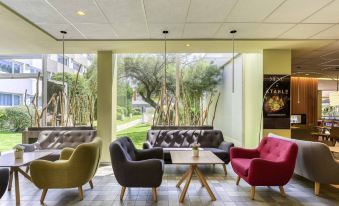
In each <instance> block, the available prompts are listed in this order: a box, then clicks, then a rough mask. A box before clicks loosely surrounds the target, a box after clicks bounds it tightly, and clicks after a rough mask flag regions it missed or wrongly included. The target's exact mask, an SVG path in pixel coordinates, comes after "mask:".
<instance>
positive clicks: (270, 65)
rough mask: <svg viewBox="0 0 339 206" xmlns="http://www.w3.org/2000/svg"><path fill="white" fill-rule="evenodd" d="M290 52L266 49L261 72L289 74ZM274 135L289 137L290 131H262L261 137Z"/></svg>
mask: <svg viewBox="0 0 339 206" xmlns="http://www.w3.org/2000/svg"><path fill="white" fill-rule="evenodd" d="M291 67H292V65H291V50H275V49H268V50H264V51H263V71H264V75H265V74H281V75H284V74H291V69H292V68H291ZM268 133H275V134H277V135H281V136H284V137H291V129H264V132H263V135H264V136H266V135H267V134H268Z"/></svg>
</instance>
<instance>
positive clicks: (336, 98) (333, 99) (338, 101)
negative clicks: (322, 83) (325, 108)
mask: <svg viewBox="0 0 339 206" xmlns="http://www.w3.org/2000/svg"><path fill="white" fill-rule="evenodd" d="M329 98H330V106H339V91H336V92H331V93H330V94H329Z"/></svg>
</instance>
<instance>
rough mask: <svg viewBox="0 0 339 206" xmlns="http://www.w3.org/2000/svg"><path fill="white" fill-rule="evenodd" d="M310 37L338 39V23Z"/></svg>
mask: <svg viewBox="0 0 339 206" xmlns="http://www.w3.org/2000/svg"><path fill="white" fill-rule="evenodd" d="M311 39H339V25H335V26H333V27H330V28H329V29H326V30H325V31H322V32H320V33H319V34H316V35H314V36H312V37H311Z"/></svg>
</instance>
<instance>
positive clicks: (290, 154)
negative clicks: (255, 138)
mask: <svg viewBox="0 0 339 206" xmlns="http://www.w3.org/2000/svg"><path fill="white" fill-rule="evenodd" d="M258 151H259V153H260V158H262V159H266V160H270V161H276V162H281V161H291V160H293V159H294V160H293V161H295V158H296V155H297V152H298V146H297V145H296V144H295V143H293V142H290V141H287V140H283V139H277V138H273V137H265V138H263V139H262V140H261V142H260V145H259V147H258Z"/></svg>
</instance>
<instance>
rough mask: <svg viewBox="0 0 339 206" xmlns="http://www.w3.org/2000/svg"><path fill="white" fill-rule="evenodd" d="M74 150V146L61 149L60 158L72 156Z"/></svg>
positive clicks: (66, 158) (64, 158) (65, 158)
mask: <svg viewBox="0 0 339 206" xmlns="http://www.w3.org/2000/svg"><path fill="white" fill-rule="evenodd" d="M74 150H75V149H74V148H69V147H67V148H64V149H62V151H61V154H60V160H68V159H69V158H70V157H71V156H72V154H73V152H74Z"/></svg>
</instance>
